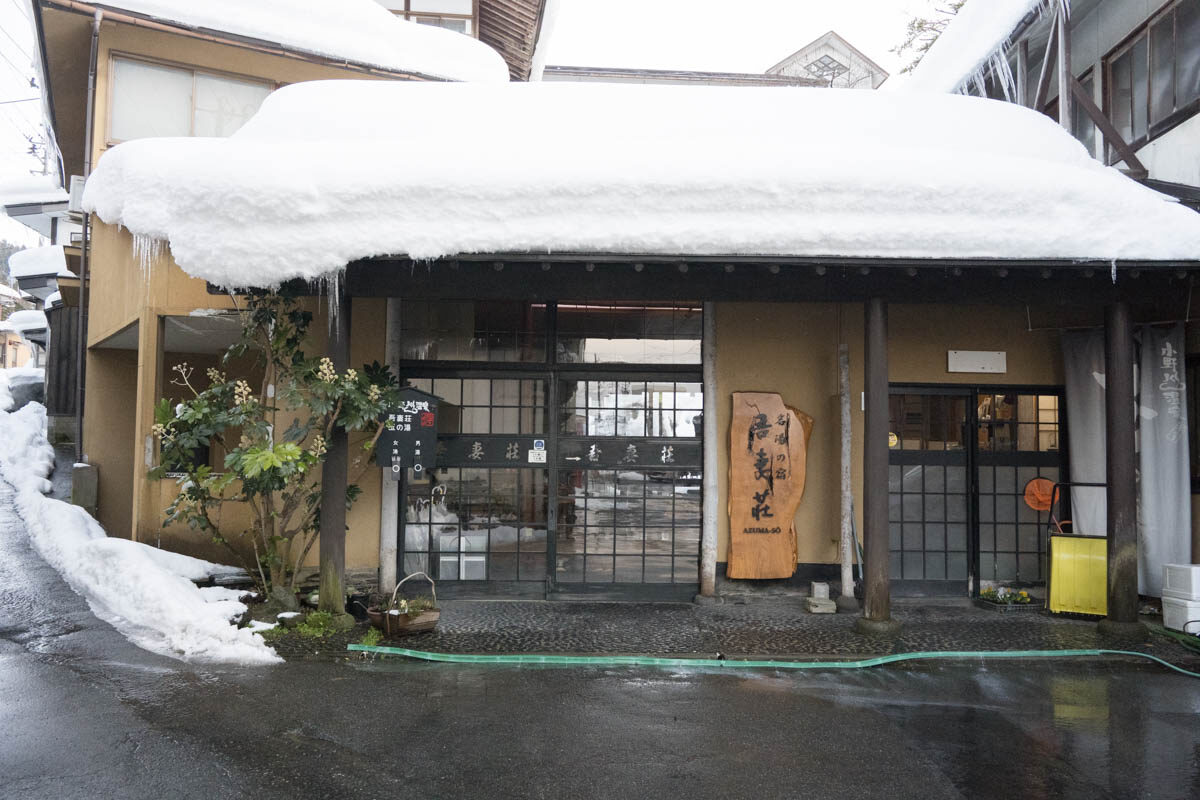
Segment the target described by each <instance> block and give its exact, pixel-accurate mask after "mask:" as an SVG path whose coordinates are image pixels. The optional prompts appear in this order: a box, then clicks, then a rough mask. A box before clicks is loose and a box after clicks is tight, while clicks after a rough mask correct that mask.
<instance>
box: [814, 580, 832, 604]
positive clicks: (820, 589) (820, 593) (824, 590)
mask: <svg viewBox="0 0 1200 800" xmlns="http://www.w3.org/2000/svg"><path fill="white" fill-rule="evenodd" d="M811 595H812V596H813V597H815V598H816V599H818V600H828V599H829V584H828V583H822V582H820V581H813V584H812V592H811Z"/></svg>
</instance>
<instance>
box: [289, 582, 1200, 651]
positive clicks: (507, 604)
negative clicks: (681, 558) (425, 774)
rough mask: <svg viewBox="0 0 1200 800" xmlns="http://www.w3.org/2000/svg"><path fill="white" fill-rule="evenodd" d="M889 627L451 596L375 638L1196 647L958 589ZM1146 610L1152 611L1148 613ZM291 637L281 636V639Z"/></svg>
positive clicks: (787, 610) (835, 619) (522, 644)
mask: <svg viewBox="0 0 1200 800" xmlns="http://www.w3.org/2000/svg"><path fill="white" fill-rule="evenodd" d="M893 616H894V617H895V618H896V619H898V620H899V621H900V622H901V623H902V624H903V626H904V627H903V630H902V634H901V636H900V637H899V638H898V639H883V638H877V637H870V636H863V635H860V634H858V633H855V632H854V630H853V622H854V615H851V614H837V615H819V614H809V613H807V612H806V611H804V609H803V607H802V606H801V605H800V603H799V602H797V601H779V602H759V603H746V604H719V605H705V606H697V605H692V604H685V603H596V602H539V601H530V602H524V601H471V600H451V601H444V602H443V603H442V617H441V620H440V622H439V624H438V628H437V630H435V631H431V632H429V633H422V634H416V635H412V636H403V637H396V638H394V639H391V640H385V641H384V642H383V644H385V645H391V646H395V647H404V648H409V649H413V650H424V651H430V652H439V653H472V654H497V653H533V654H582V655H586V654H622V655H633V654H637V655H657V656H675V657H706V658H713V657H716V656H717V654H721V655H724V656H725V657H727V658H754V657H775V658H792V659H795V658H814V659H822V658H828V659H851V658H869V657H872V656H880V655H888V654H892V653H911V652H921V651H938V652H945V651H980V650H1006V651H1014V650H1083V649H1104V648H1109V649H1136V650H1139V651H1141V652H1148V653H1153V654H1154V655H1157V656H1159V657H1160V658H1165V659H1167V660H1168V661H1171V662H1172V663H1176V664H1191V665H1192V667H1193V668H1195V667H1197V666H1200V655H1197V654H1193V653H1190V652H1189V651H1188V650H1187V649H1185V648H1184V647H1183V646H1181V645H1179V644H1178V643H1176V642H1174V641H1171V640H1168V639H1165V638H1163V637H1160V636H1155V637H1152V638H1151V639H1150V640H1149V641H1147V642H1145V643H1142V644H1139V645H1134V646H1130V645H1128V644H1124V645H1123V644H1120V643H1115V642H1113V641H1111V640H1106V639H1104V638H1103V637H1102V636H1101V635H1100V634H1099V633H1098V632H1097V630H1096V624H1095V622H1092V621H1088V620H1078V619H1063V618H1058V617H1050V616H1048V615H1045V614H1039V613H1029V612H1026V613H1015V614H1013V613H1006V614H1001V613H997V612H994V611H988V610H984V609H979V608H976V607H974V606H972V605H970V604H969V603H968V602H967V601H965V600H963V601H943V600H938V601H929V600H909V599H906V600H903V601H899V602H894V603H893ZM1147 619H1153V618H1147ZM364 632H365V627H361V626H360V627H358V628H356V629H355V630H354V631H351V632H349V633H347V634H342V635H338V636H333V637H329V638H328V639H325V640H323V641H320V642H313V641H311V640H309V641H307V642H306V643H305V645H304V646H302V647H301V646H295V645H293V644H292V643H291V642H287V641H285V642H281V643H280V646H279V649H280V652H281V654H282V655H284V656H285V657H288V658H293V657H304V656H308V655H323V656H330V655H345V646H346V644H348V643H351V642H356V641H358V640H359V639H361V637H362V635H363V633H364ZM290 638H291V637H289V639H290Z"/></svg>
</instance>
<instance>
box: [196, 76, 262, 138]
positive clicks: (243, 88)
mask: <svg viewBox="0 0 1200 800" xmlns="http://www.w3.org/2000/svg"><path fill="white" fill-rule="evenodd" d="M270 93H271V89H270V87H268V86H264V85H262V84H260V83H249V82H247V81H234V80H229V79H228V78H218V77H214V76H212V75H197V76H196V125H195V130H194V135H196V136H229V135H230V134H232V133H233V132H234V131H236V130H237V129H238V128H240V127H242V125H243V124H244V123H245V122H246V120H248V119H250V117H251V116H253V115H254V112H255V111H258V107H259V106H260V105H262V101H263V100H265V99H266V97H267V95H268V94H270Z"/></svg>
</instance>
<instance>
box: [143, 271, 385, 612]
mask: <svg viewBox="0 0 1200 800" xmlns="http://www.w3.org/2000/svg"><path fill="white" fill-rule="evenodd" d="M234 301H235V304H237V305H238V310H239V313H240V314H241V317H242V335H241V338H240V339H239V341H238V342H237V343H236V344H234V345H233V346H232V347H230V348H229V350H228V351H227V352H226V353H225V355H224V358H223V365H225V366H229V365H230V364H231V363H239V362H242V361H243V359H244V358H246V357H248V356H249V357H253V358H254V359H255V361H256V362H257V363H256V368H258V369H261V371H262V379H261V382H260V385H259V387H258V391H257V393H256V392H255V389H254V387H252V386H251V384H250V382H249V381H248V380H246V379H244V378H238V379H236V380H230V379H229V378H228V377H227V376H226V374H225V373H224V372H222V371H220V370H216V369H209V370H207V372H206V376H207V378H208V385H207V387H203V388H202V387H200V386H197V385H196V382H193V376H194V373H195V369H194V367H190V366H188V364H187V363H186V362H184V363H182V364H179V365H177V366H175V367H174V377H173V378H172V380H171V383H172V384H173V385H175V386H177V387H179V388H180V389H182V390H183V391H184V392H186V393H188V394H190V395H191V396H190V397H189V398H187V399H184V400H183V401H182V402H180V403H178V404H177V405H176V404H175V403H173V402H172V401H171V400H170V399H168V398H163V399H161V400H160V401H159V403H158V405H157V407H156V409H155V424H154V427H153V428H152V433H153V434H154V436H155V437H157V439H158V441H159V444H160V446H161V458H160V466H158V467H155V468H154V469H152V470H151V471H150V476H151V477H152V478H153V477H164V476H166V475H167V474H168V473H170V474H172V475H176V476H177V477H178V482H179V486H180V492H179V495H178V497H177V498H176V499H175V500H174V501H173V502H172V503H171V505H170V506H169V507H168V508H167V510H166V518H165V520H164V522H163V526H164V527H166V526H168V525H172V524H177V523H184V524H187V525H188V526H189V527H191V528H192V529H195V530H198V531H202V532H204V533H206V534H208V535H210V536H211V537H212V538H213V540H214V541H216V542H218V543H220V544H223V545H225V546H227V547H228V548H229V549H230V550H231V551H232V552H233V553H235V554H236V556H237V557H238V558H239V559H241V560H242V562H243V563H244V564H245V565H246V566H247V569H248V570H249V571H250V572H251V574H253V575H255V576H256V579H257V580H258V582H259V583H260V584H261V587H262V589H263V590H264V592H266V593H271V594H274V596H276V597H278V598H280V599H284V598H287V597H291V596H293V595H292V593H293V592H294V591H295V585H296V576H297V573H298V571H299V568H300V566H301V565H302V564H303V563H304V559H305V557H306V556H307V555H308V553H309V551H310V550H311V549H312V546H313V543H314V542H315V541H316V538H317V532H318V525H319V515H320V503H321V479H320V474H319V473H320V470H319V469H317V468H318V467H319V466H320V465H321V464H322V463H324V461H325V457H326V447H327V445H326V443H327V442H328V441H329V440H330V438H331V435H332V434H333V432H334V430H335V428H337V427H339V426H340V427H343V428H345V429H346V430H347V431H348V432H351V433H353V432H357V434H358V437H357V438H358V439H359V442H358V444H359V446H360V449H359V450H357V451H356V452H357V460H356V461H355V462H354V465H355V466H357V467H359V470H358V474H357V475H354V474H353V473H352V480H351V486H350V487H349V488H348V490H347V496H346V502H347V505H349V504H351V503H353V502H354V500H355V499H356V498H357V496H358V494H359V489H358V487H357V486H356V485H354V483H355V481H356V480H357V478H358V477H359V476H361V474H362V471H363V470H365V469H366V468H367V466H368V464H369V462H370V459H371V454H372V451H373V449H374V446H375V442H376V440H377V439H378V438H379V434H380V433H381V432H382V430H383V425H382V422H381V420H382V418H383V416H384V411H385V409H386V408H387V407H388V406H389V404H391V403H392V402H394V401H395V397H396V392H397V390H398V388H399V387H398V385H397V383H396V380H395V378H394V377H393V376H392V375H391V373H390V372H389V371H388V369H387V368H386V367H382V366H380V365H379V364H378V363H374V364H371V365H370V366H366V367H363V369H362V370H361V371H359V370H353V369H349V370H346V372H345V373H341V374H339V373H338V371H337V370H335V369H334V366H333V362H332V361H330V360H329V359H328V358H312V357H309V356H308V355H307V354H306V353H305V351H304V343H305V340H306V337H307V333H308V328H309V325H310V324H311V322H312V314H311V313H310V312H308V311H304V310H302V309H301V308H299V306H298V305H297V302H296V298H295V296H293V295H291V294H290V293H286V292H282V291H276V292H265V291H256V292H252V293H251V294H249V295H242V296H239V297H235V298H234ZM214 445H215V446H216V447H217V448H219V450H220V451H222V452H223V453H224V458H223V462H222V464H223V468H221V469H213V468H212V466H210V465H209V464H208V463H198V462H197V459H196V453H198V452H201V451H202V450H203V448H205V447H211V446H214ZM231 503H244V504H246V505H247V506H249V508H250V510H251V513H252V522H251V524H250V526H249V527H243V526H235V525H233V524H232V523H231V522H228V521H223V520H229V519H237V518H238V515H233V514H228V515H226V514H223V513H222V512H223V511H224V510H225V509H227V508H228V506H229V504H231Z"/></svg>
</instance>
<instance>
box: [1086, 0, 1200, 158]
mask: <svg viewBox="0 0 1200 800" xmlns="http://www.w3.org/2000/svg"><path fill="white" fill-rule="evenodd" d="M1107 70H1108V76H1107V77H1108V80H1107V102H1108V113H1109V115H1110V118H1111V119H1112V122H1113V124H1114V125H1115V126H1116V128H1117V131H1118V132H1120V134H1121V137H1122V138H1123V139H1125V141H1127V142H1129V143H1131V144H1132V143H1141V142H1145V141H1148V140H1149V139H1150V138H1152V137H1154V136H1157V135H1159V134H1161V133H1164V132H1166V131H1167V130H1169V129H1170V128H1171V127H1173V126H1174V125H1176V124H1178V123H1179V122H1180V121H1182V120H1183V119H1184V118H1186V117H1188V116H1191V115H1192V114H1194V113H1195V112H1196V103H1197V101H1200V3H1196V2H1195V1H1194V0H1185V1H1184V2H1180V3H1176V4H1175V5H1174V6H1172V7H1171V8H1169V9H1167V10H1166V11H1164V12H1163V13H1161V14H1159V15H1158V16H1157V17H1155V18H1153V19H1152V20H1150V22H1149V24H1148V25H1146V26H1145V27H1144V28H1142V29H1141V30H1140V31H1138V32H1137V33H1136V35H1135V36H1134V37H1133V39H1132V40H1131V41H1129V42H1128V43H1126V44H1125V45H1124V46H1122V47H1121V48H1120V49H1119V50H1117V51H1115V52H1114V53H1113V54H1112V55H1111V56H1110V57H1109V58H1108V61H1107ZM1109 158H1110V160H1114V161H1115V160H1117V159H1118V158H1119V156H1116V155H1115V153H1110V156H1109Z"/></svg>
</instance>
